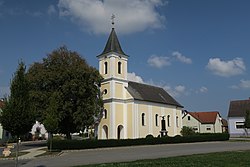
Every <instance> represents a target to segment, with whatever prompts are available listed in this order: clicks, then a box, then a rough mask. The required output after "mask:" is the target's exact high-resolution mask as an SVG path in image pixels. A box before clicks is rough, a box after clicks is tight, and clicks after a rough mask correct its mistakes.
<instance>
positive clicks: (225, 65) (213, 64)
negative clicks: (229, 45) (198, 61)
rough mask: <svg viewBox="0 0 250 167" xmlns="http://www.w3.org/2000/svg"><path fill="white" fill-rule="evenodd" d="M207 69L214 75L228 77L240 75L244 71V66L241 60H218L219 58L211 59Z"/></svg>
mask: <svg viewBox="0 0 250 167" xmlns="http://www.w3.org/2000/svg"><path fill="white" fill-rule="evenodd" d="M206 68H207V69H209V70H210V71H212V72H213V73H214V74H215V75H218V76H222V77H230V76H234V75H239V74H242V73H243V72H244V71H245V70H246V67H245V64H244V61H243V59H242V58H235V59H233V60H229V61H223V60H220V58H211V59H209V62H208V64H207V67H206Z"/></svg>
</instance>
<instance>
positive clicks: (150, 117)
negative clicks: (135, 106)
mask: <svg viewBox="0 0 250 167" xmlns="http://www.w3.org/2000/svg"><path fill="white" fill-rule="evenodd" d="M152 117H153V113H152V106H151V105H149V106H148V122H149V123H148V134H153V127H152V125H153V119H152Z"/></svg>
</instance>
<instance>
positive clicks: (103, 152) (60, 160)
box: [0, 142, 250, 167]
mask: <svg viewBox="0 0 250 167" xmlns="http://www.w3.org/2000/svg"><path fill="white" fill-rule="evenodd" d="M236 150H250V142H204V143H186V144H164V145H147V146H134V147H118V148H104V149H92V150H79V151H67V152H64V153H63V154H62V155H61V156H56V157H41V158H36V159H32V160H21V161H20V164H22V165H21V167H38V166H39V167H70V166H76V165H84V164H98V163H108V162H126V161H134V160H139V159H155V158H163V157H172V156H179V155H191V154H200V153H211V152H222V151H236ZM4 165H5V166H6V167H7V166H11V165H9V164H7V163H5V164H4ZM0 166H2V164H1V161H0ZM12 166H13V162H12Z"/></svg>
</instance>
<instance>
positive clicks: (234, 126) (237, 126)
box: [228, 98, 250, 137]
mask: <svg viewBox="0 0 250 167" xmlns="http://www.w3.org/2000/svg"><path fill="white" fill-rule="evenodd" d="M247 110H249V111H250V98H249V99H247V100H235V101H231V102H230V106H229V110H228V131H229V134H230V137H240V136H247V135H248V134H250V129H248V130H247V129H245V128H244V123H245V116H246V111H247Z"/></svg>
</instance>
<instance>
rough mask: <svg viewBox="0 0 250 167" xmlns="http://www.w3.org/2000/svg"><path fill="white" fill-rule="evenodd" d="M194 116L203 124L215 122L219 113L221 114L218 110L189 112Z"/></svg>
mask: <svg viewBox="0 0 250 167" xmlns="http://www.w3.org/2000/svg"><path fill="white" fill-rule="evenodd" d="M188 113H189V114H190V115H191V116H192V117H194V118H195V119H197V120H198V121H199V122H200V123H203V124H210V123H212V124H214V123H215V121H216V117H217V115H219V116H220V113H219V112H218V111H209V112H188Z"/></svg>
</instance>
